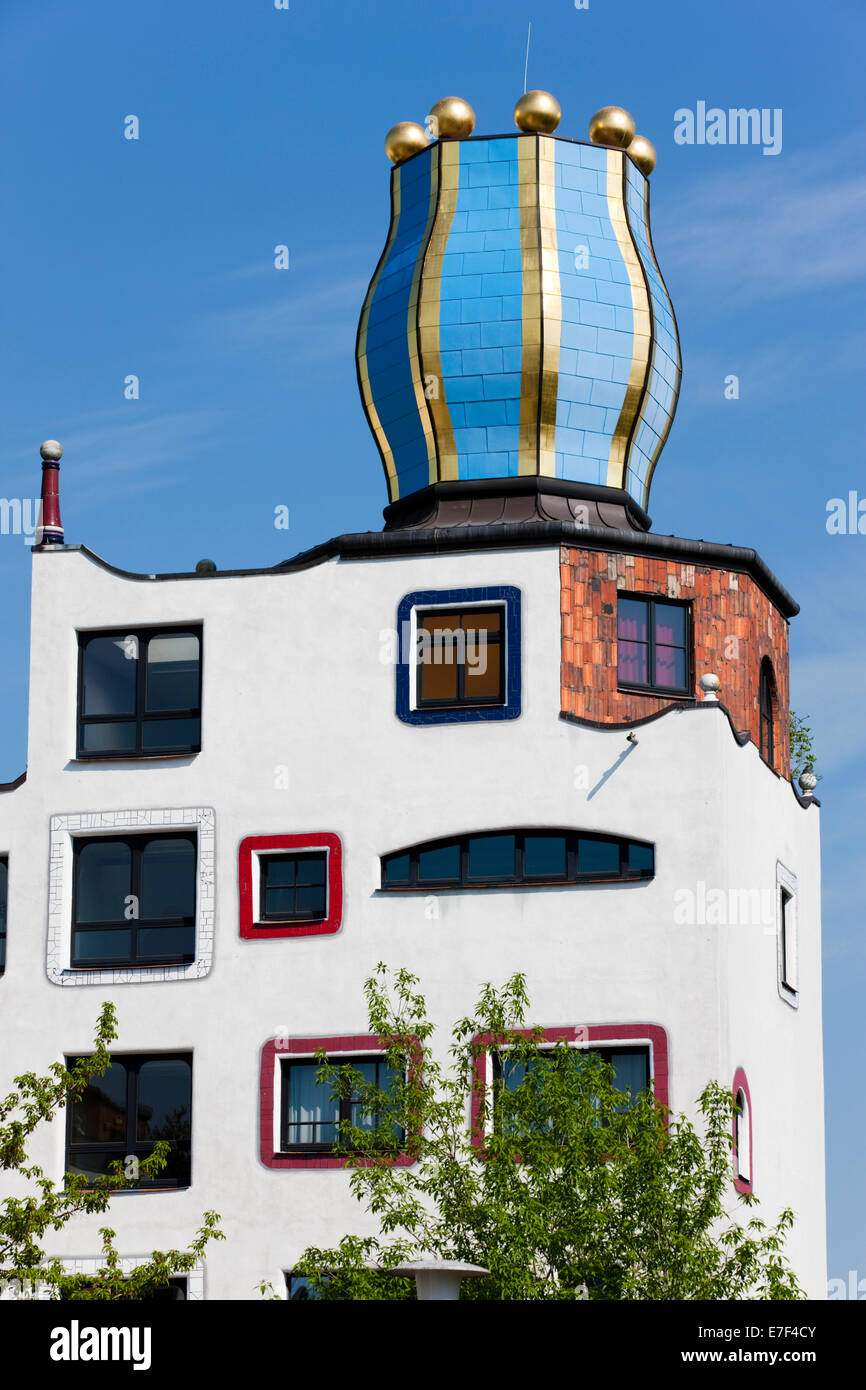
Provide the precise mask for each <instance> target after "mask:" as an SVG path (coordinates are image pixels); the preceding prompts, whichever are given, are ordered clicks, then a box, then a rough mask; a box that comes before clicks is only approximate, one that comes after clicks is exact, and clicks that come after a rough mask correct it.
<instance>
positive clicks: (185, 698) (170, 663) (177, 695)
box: [145, 632, 199, 712]
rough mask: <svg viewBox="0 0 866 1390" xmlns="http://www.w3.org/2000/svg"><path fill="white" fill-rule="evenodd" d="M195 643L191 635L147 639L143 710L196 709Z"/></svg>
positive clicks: (197, 643) (196, 664)
mask: <svg viewBox="0 0 866 1390" xmlns="http://www.w3.org/2000/svg"><path fill="white" fill-rule="evenodd" d="M198 671H199V640H198V637H197V636H196V635H195V634H194V633H191V632H172V633H166V634H165V635H164V636H162V637H151V638H150V641H149V642H148V644H147V676H146V706H145V707H146V709H147V710H148V711H149V712H151V711H160V710H170V709H198Z"/></svg>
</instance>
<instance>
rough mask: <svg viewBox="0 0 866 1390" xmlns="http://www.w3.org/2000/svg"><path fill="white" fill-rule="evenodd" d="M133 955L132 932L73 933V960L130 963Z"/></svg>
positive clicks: (80, 962)
mask: <svg viewBox="0 0 866 1390" xmlns="http://www.w3.org/2000/svg"><path fill="white" fill-rule="evenodd" d="M131 955H132V932H131V931H121V930H118V931H76V932H73V933H72V959H73V961H74V962H75V964H76V965H81V964H83V963H84V962H85V961H88V960H101V961H109V960H115V961H128V960H130V958H131Z"/></svg>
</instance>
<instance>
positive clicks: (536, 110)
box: [514, 92, 562, 135]
mask: <svg viewBox="0 0 866 1390" xmlns="http://www.w3.org/2000/svg"><path fill="white" fill-rule="evenodd" d="M561 120H562V108H561V107H560V105H559V102H558V101H557V100H556V97H553V96H551V95H550V92H524V94H523V96H522V97H521V98H520V100H519V102H518V103H517V105H516V106H515V108H514V121H515V124H516V125H517V126H518V127H519V129H520V130H526V131H530V132H532V133H533V134H535V135H552V134H553V132H554V131H555V130H556V127H557V126H558V125H559V122H560V121H561Z"/></svg>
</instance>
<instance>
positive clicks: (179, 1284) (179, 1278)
mask: <svg viewBox="0 0 866 1390" xmlns="http://www.w3.org/2000/svg"><path fill="white" fill-rule="evenodd" d="M141 1298H142V1300H143V1301H147V1302H148V1303H178V1302H183V1301H184V1300H186V1299H188V1298H189V1291H188V1289H187V1278H186V1275H185V1274H176V1275H173V1276H172V1278H170V1279H169V1281H168V1283H167V1284H160V1285H159V1286H158V1287H157V1288H155V1289H150V1290H149V1291H148V1292H147V1293H143V1294H141Z"/></svg>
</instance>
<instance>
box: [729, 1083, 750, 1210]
mask: <svg viewBox="0 0 866 1390" xmlns="http://www.w3.org/2000/svg"><path fill="white" fill-rule="evenodd" d="M733 1092H734V1118H733V1124H732V1139H733V1164H734V1187H735V1188H736V1189H737V1191H738V1192H752V1191H754V1178H755V1170H754V1163H753V1147H752V1097H751V1094H750V1092H749V1082H748V1080H747V1078H746V1073H745V1072H744V1071H743V1068H742V1067H738V1068H737V1070H736V1073H735V1075H734V1086H733Z"/></svg>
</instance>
